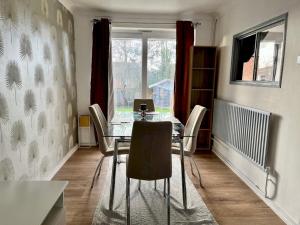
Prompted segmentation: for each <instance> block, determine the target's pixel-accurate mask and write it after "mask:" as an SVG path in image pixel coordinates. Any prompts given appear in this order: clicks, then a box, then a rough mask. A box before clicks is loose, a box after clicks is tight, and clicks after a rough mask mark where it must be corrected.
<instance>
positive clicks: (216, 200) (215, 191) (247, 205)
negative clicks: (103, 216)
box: [54, 149, 284, 225]
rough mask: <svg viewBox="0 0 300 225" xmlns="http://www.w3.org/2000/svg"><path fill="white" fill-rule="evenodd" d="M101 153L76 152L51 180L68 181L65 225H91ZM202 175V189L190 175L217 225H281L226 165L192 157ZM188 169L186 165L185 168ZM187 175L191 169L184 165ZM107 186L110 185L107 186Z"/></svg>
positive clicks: (99, 185) (206, 157)
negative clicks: (95, 180) (93, 178)
mask: <svg viewBox="0 0 300 225" xmlns="http://www.w3.org/2000/svg"><path fill="white" fill-rule="evenodd" d="M100 156H101V155H100V153H99V152H98V151H95V150H87V149H80V150H78V151H77V152H76V153H75V154H74V155H73V156H72V157H71V158H70V159H69V160H68V162H67V163H66V164H65V165H64V166H63V168H62V169H61V170H60V171H59V172H58V173H57V174H56V176H55V177H54V180H68V181H69V182H70V183H69V185H68V187H67V189H66V191H65V207H66V216H67V224H68V225H90V224H91V223H92V219H93V214H94V211H95V208H96V206H97V203H98V201H99V197H100V195H101V190H102V187H103V185H104V184H103V183H101V181H102V180H103V179H104V176H105V174H106V173H107V162H108V160H105V162H104V165H103V169H102V172H101V176H100V178H99V180H97V182H96V184H95V186H94V188H93V190H92V191H91V190H90V185H91V181H92V177H93V173H94V171H95V169H96V166H97V163H98V160H99V158H100ZM195 158H196V162H197V164H198V165H199V168H200V170H201V173H202V179H203V184H204V186H205V188H204V189H201V188H199V185H197V180H196V179H194V178H193V177H192V176H191V175H190V174H189V175H190V177H191V178H192V180H193V182H194V184H195V186H196V187H197V190H198V191H199V193H200V195H201V196H202V198H203V199H204V202H205V203H206V205H207V207H208V208H209V210H210V211H211V212H212V214H213V215H214V217H215V218H216V220H217V222H218V223H219V224H220V225H280V224H284V223H283V222H282V221H281V220H280V219H279V218H278V217H277V216H276V215H275V214H274V213H273V211H272V210H271V209H270V208H269V207H268V206H266V204H264V203H263V201H261V200H260V199H259V198H258V197H257V196H256V195H255V194H254V193H253V192H252V191H251V190H250V189H249V188H248V187H247V186H246V185H245V184H244V183H243V182H242V181H241V180H240V179H239V178H238V177H237V176H236V175H235V174H234V173H233V172H232V171H231V170H230V169H229V168H228V167H227V166H226V165H224V164H223V163H222V162H221V161H220V160H219V159H218V158H217V157H216V156H215V155H213V154H212V153H211V154H199V155H196V156H195ZM186 165H187V164H186ZM187 168H188V173H190V169H189V167H188V165H187ZM106 185H109V184H106Z"/></svg>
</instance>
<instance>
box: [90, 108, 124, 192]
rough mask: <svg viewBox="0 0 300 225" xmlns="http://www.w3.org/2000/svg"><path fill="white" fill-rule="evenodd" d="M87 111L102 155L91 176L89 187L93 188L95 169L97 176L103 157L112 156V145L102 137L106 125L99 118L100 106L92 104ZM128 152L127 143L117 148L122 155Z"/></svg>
mask: <svg viewBox="0 0 300 225" xmlns="http://www.w3.org/2000/svg"><path fill="white" fill-rule="evenodd" d="M99 110H100V111H99ZM89 111H90V114H91V118H92V121H93V124H94V126H95V128H96V133H97V138H98V144H99V150H100V152H101V153H102V157H101V158H100V161H99V163H98V165H97V168H96V171H95V173H94V176H93V181H92V185H91V188H93V186H94V182H95V177H96V174H97V171H98V176H99V175H100V171H101V166H102V163H103V161H104V158H105V157H108V156H113V154H114V147H112V146H111V143H110V141H109V140H108V139H107V138H105V137H104V136H105V132H106V129H107V126H106V127H105V123H104V121H103V118H101V112H102V110H101V108H100V107H99V106H97V104H94V105H92V106H89ZM103 117H104V115H103ZM104 119H105V117H104ZM128 153H129V145H128V146H125V145H124V146H120V147H119V148H118V155H124V154H128ZM114 163H117V162H114ZM113 166H115V165H113Z"/></svg>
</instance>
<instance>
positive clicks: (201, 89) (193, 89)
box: [192, 88, 214, 91]
mask: <svg viewBox="0 0 300 225" xmlns="http://www.w3.org/2000/svg"><path fill="white" fill-rule="evenodd" d="M192 91H214V89H204V88H192Z"/></svg>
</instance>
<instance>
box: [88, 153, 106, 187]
mask: <svg viewBox="0 0 300 225" xmlns="http://www.w3.org/2000/svg"><path fill="white" fill-rule="evenodd" d="M103 160H104V155H103V156H102V158H101V159H100V161H99V163H98V165H97V168H96V170H95V173H94V176H93V181H92V185H91V189H92V188H93V187H94V183H95V178H96V175H97V171H98V170H99V173H100V170H101V165H102V162H103Z"/></svg>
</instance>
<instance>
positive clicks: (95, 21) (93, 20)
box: [91, 19, 201, 27]
mask: <svg viewBox="0 0 300 225" xmlns="http://www.w3.org/2000/svg"><path fill="white" fill-rule="evenodd" d="M100 20H101V19H92V20H91V23H97V22H99V21H100ZM109 22H110V23H123V24H126V23H129V24H130V23H131V24H147V25H153V24H154V25H176V23H175V22H173V23H171V22H170V23H160V22H153V23H152V22H135V21H133V22H129V21H112V20H111V19H109ZM192 24H193V26H194V27H197V26H201V22H194V23H192Z"/></svg>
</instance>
